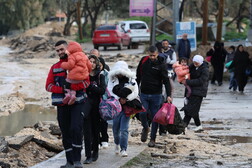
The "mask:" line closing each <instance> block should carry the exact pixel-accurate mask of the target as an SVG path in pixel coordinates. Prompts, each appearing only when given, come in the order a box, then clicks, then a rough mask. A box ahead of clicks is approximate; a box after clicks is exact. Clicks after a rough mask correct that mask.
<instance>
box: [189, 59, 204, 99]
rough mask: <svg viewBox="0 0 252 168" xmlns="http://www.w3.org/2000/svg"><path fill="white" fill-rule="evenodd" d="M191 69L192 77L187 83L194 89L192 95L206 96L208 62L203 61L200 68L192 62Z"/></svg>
mask: <svg viewBox="0 0 252 168" xmlns="http://www.w3.org/2000/svg"><path fill="white" fill-rule="evenodd" d="M189 70H190V77H191V79H190V80H189V79H187V80H186V84H187V85H189V86H190V88H191V90H192V93H191V95H192V96H202V97H206V95H207V89H208V77H209V70H208V63H207V62H203V64H202V65H201V66H200V67H199V68H198V69H196V67H195V66H194V65H193V64H191V65H190V67H189Z"/></svg>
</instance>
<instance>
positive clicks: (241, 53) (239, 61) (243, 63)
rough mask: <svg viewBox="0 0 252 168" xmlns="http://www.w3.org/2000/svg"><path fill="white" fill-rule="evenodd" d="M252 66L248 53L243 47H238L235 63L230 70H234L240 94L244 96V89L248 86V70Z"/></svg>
mask: <svg viewBox="0 0 252 168" xmlns="http://www.w3.org/2000/svg"><path fill="white" fill-rule="evenodd" d="M251 64H252V63H251V61H250V59H249V54H248V52H247V51H245V50H244V47H243V45H241V44H240V45H238V47H237V49H236V51H235V56H234V59H233V62H232V64H231V65H230V67H229V69H231V68H234V76H235V79H236V81H237V84H238V90H239V92H240V94H243V92H244V88H245V86H246V85H247V82H248V76H247V75H246V68H247V67H249V66H250V65H251Z"/></svg>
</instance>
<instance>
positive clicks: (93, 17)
mask: <svg viewBox="0 0 252 168" xmlns="http://www.w3.org/2000/svg"><path fill="white" fill-rule="evenodd" d="M106 3H108V0H85V4H84V8H85V9H84V10H85V11H87V13H88V16H89V18H90V21H91V35H92V34H93V32H94V30H95V28H96V21H97V18H98V14H99V13H100V11H101V9H102V8H103V6H104V5H105V4H106Z"/></svg>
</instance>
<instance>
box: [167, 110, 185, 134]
mask: <svg viewBox="0 0 252 168" xmlns="http://www.w3.org/2000/svg"><path fill="white" fill-rule="evenodd" d="M185 127H186V124H185V123H184V121H183V120H182V117H181V115H180V113H179V111H178V109H177V107H176V108H175V116H174V124H168V125H166V126H165V128H166V130H167V131H168V132H169V134H175V135H178V134H181V133H183V134H185Z"/></svg>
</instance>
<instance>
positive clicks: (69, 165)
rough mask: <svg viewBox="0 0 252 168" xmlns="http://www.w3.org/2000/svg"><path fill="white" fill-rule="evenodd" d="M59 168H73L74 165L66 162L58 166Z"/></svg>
mask: <svg viewBox="0 0 252 168" xmlns="http://www.w3.org/2000/svg"><path fill="white" fill-rule="evenodd" d="M60 168H74V165H73V164H72V163H70V162H67V163H66V164H65V165H62V166H60Z"/></svg>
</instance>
